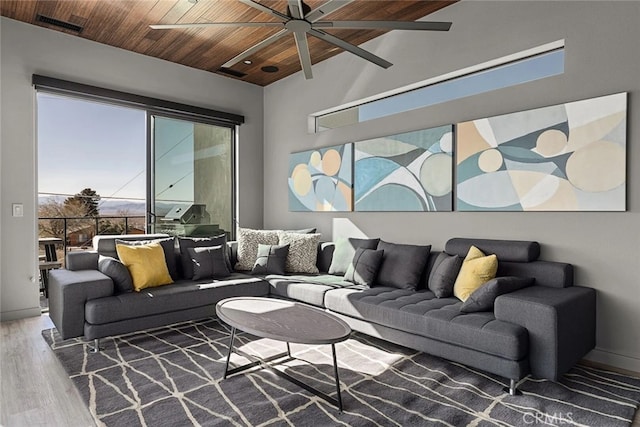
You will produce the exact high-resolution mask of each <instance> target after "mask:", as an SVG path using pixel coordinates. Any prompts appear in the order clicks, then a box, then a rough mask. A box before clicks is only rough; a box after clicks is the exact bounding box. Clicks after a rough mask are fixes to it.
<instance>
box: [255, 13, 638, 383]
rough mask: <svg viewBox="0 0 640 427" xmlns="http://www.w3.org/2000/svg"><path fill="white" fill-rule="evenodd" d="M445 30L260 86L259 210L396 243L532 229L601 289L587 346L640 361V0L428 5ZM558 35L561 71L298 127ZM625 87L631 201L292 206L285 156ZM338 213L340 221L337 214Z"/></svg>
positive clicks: (529, 234)
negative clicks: (562, 207) (331, 124)
mask: <svg viewBox="0 0 640 427" xmlns="http://www.w3.org/2000/svg"><path fill="white" fill-rule="evenodd" d="M429 18H430V19H433V20H447V21H448V20H451V21H452V22H453V26H452V29H451V31H450V32H448V33H418V32H400V31H396V32H392V33H390V34H387V35H385V36H383V37H380V38H378V39H376V40H373V41H370V42H367V43H366V44H365V45H363V47H365V48H367V49H369V50H371V51H373V52H374V53H376V54H378V55H380V56H382V57H383V58H386V59H388V60H390V61H391V62H393V63H394V64H395V65H393V67H391V68H390V69H388V70H386V71H385V70H383V69H380V68H378V67H376V66H375V65H370V64H368V63H366V62H364V61H363V60H361V59H359V58H357V57H355V56H353V55H351V54H348V53H342V54H340V55H338V56H336V57H334V58H332V59H330V60H327V61H325V62H323V63H320V64H318V65H315V66H314V70H313V71H314V79H313V80H311V81H305V80H304V79H303V78H302V76H301V75H300V73H298V74H296V75H293V76H290V77H288V78H287V79H284V80H281V81H279V82H277V83H274V84H272V85H270V86H268V87H267V88H265V93H264V94H265V95H264V96H265V100H264V106H265V120H264V121H265V135H264V137H265V143H264V164H265V168H264V173H265V176H264V178H265V185H264V195H265V196H264V197H265V205H264V215H265V216H264V220H265V221H264V222H265V227H267V228H280V227H283V228H284V227H289V228H296V227H306V226H312V225H313V226H317V227H318V228H319V230H320V231H321V232H322V233H323V234H324V237H325V238H327V239H331V238H332V234H333V231H334V230H332V227H333V224H334V222H336V223H339V224H344V223H345V222H347V223H348V222H349V221H350V222H351V223H353V225H354V226H355V227H357V228H358V229H360V230H361V231H362V232H363V233H364V234H367V235H369V236H372V237H382V238H383V239H386V240H389V241H395V242H408V243H431V244H432V245H433V247H434V249H435V250H441V249H443V247H444V243H445V242H446V241H447V240H448V239H449V238H451V237H455V236H461V237H486V238H505V239H521V240H538V241H539V242H541V244H542V245H543V246H542V258H543V259H550V260H558V261H564V262H570V263H573V264H574V265H575V269H576V283H577V284H581V285H586V286H590V287H593V288H595V289H597V290H598V314H597V316H598V330H597V350H596V351H594V352H592V353H591V354H590V355H589V358H591V359H593V360H598V361H601V362H604V363H609V364H612V365H615V366H620V367H625V368H627V369H633V370H635V371H640V327H639V326H640V292H639V291H638V286H639V285H638V278H639V277H640V236H639V233H640V171H639V170H638V168H637V167H636V165H638V164H640V149H638V146H639V144H640V107H639V106H638V105H639V104H638V102H637V98H638V96H640V79H639V78H638V76H640V44H639V43H638V40H640V26H639V25H638V22H640V2H620V1H618V2H610V1H586V2H579V1H556V2H540V1H536V2H532V1H516V2H507V1H498V2H489V1H462V2H460V3H456V4H454V5H452V6H449V7H447V8H445V9H443V10H441V11H439V12H437V13H436V14H433V15H431V16H430V17H429ZM560 39H565V40H566V67H565V73H564V74H563V75H561V76H556V77H552V78H548V79H544V80H540V81H536V82H531V83H527V84H525V85H520V86H517V87H511V88H507V89H502V90H498V91H494V92H491V93H487V94H481V95H477V96H473V97H469V98H465V99H460V100H456V101H452V102H448V103H445V104H442V105H437V106H433V107H428V108H423V109H419V110H414V111H411V112H407V113H403V114H399V115H396V116H392V117H387V118H382V119H378V120H373V121H370V122H365V123H362V124H358V125H353V126H348V127H344V128H340V129H334V130H330V131H326V132H322V133H320V134H308V133H307V116H308V115H309V114H311V113H314V112H316V111H321V110H324V109H327V108H331V107H334V106H338V105H341V104H343V103H346V102H349V101H354V100H357V99H360V98H363V97H366V96H370V95H374V94H377V93H380V92H383V91H386V90H390V89H394V88H397V87H400V86H404V85H407V84H410V83H414V82H417V81H420V80H424V79H427V78H429V77H433V76H437V75H440V74H444V73H446V72H450V71H454V70H457V69H460V68H464V67H467V66H471V65H475V64H478V63H481V62H485V61H487V60H489V59H494V58H498V57H501V56H504V55H508V54H511V53H515V52H518V51H521V50H525V49H528V48H531V47H535V46H538V45H542V44H545V43H549V42H552V41H556V40H560ZM624 91H628V92H629V93H630V94H629V116H628V140H627V144H628V145H627V149H628V151H627V153H628V168H627V178H628V184H627V194H628V198H627V201H628V202H627V209H628V210H627V212H624V213H603V212H599V213H598V212H588V213H576V212H572V213H552V212H538V213H534V212H528V213H509V212H502V213H488V212H484V213H482V212H478V213H464V212H452V213H347V214H331V213H296V212H289V211H288V208H287V207H288V201H287V169H288V155H289V153H291V152H294V151H302V150H308V149H312V148H315V147H323V146H327V145H333V144H341V143H345V142H350V141H358V140H362V139H368V138H372V137H378V136H384V135H390V134H394V133H400V132H405V131H410V130H416V129H422V128H428V127H432V126H438V125H443V124H450V123H456V122H458V121H463V120H469V119H474V118H481V117H488V116H493V115H497V114H503V113H508V112H514V111H521V110H526V109H531V108H537V107H542V106H548V105H555V104H560V103H564V102H568V101H574V100H580V99H587V98H591V97H596V96H601V95H607V94H612V93H617V92H624ZM343 218H346V219H347V220H348V221H344V220H342V219H343Z"/></svg>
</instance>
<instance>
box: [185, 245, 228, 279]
mask: <svg viewBox="0 0 640 427" xmlns="http://www.w3.org/2000/svg"><path fill="white" fill-rule="evenodd" d="M225 246H226V245H225ZM225 246H204V247H196V248H187V251H188V252H189V256H190V257H191V262H192V265H191V266H192V268H193V280H200V279H213V278H222V277H227V276H228V275H230V274H231V272H230V271H229V267H228V266H227V261H228V258H227V251H225Z"/></svg>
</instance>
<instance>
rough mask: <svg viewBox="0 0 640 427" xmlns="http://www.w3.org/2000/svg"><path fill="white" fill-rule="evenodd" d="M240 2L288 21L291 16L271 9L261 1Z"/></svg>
mask: <svg viewBox="0 0 640 427" xmlns="http://www.w3.org/2000/svg"><path fill="white" fill-rule="evenodd" d="M240 2H242V3H244V4H246V5H247V6H249V7H252V8H254V9H258V10H259V11H261V12H264V13H268V14H269V15H273V16H275V17H277V18H280V19H283V20H285V21H288V20H289V19H290V18H289V17H288V16H287V15H285V14H284V13H280V12H278V11H277V10H274V9H271V8H270V7H267V6H263V5H261V4H260V3H258V2H257V1H253V0H240Z"/></svg>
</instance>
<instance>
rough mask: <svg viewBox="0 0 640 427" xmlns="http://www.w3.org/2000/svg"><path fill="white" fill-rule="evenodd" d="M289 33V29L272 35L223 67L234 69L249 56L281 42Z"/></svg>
mask: <svg viewBox="0 0 640 427" xmlns="http://www.w3.org/2000/svg"><path fill="white" fill-rule="evenodd" d="M289 33H290V31H289V30H287V29H284V30H281V31H278V32H277V33H275V34H274V35H272V36H270V37H267V38H266V39H264V40H262V41H261V42H260V43H257V44H255V45H253V46H251V47H250V48H249V49H247V50H245V51H244V52H242V53H241V54H239V55H237V56H235V57H233V58H231V59H230V60H228V61H227V62H225V63H224V64H222V67H224V68H230V67H233V66H234V65H236V64H237V63H238V62H240V61H242V60H243V59H245V58H248V57H249V56H251V55H253V54H254V53H256V52H258V51H259V50H260V49H262V48H264V47H267V46H269V45H270V44H271V43H274V42H276V41H278V40H280V39H281V38H282V37H283V36H285V35H287V34H289Z"/></svg>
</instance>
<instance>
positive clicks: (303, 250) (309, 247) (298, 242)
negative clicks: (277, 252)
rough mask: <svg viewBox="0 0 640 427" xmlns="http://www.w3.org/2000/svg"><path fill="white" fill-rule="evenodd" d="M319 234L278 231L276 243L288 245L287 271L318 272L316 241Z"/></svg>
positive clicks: (317, 241) (318, 240) (318, 238)
mask: <svg viewBox="0 0 640 427" xmlns="http://www.w3.org/2000/svg"><path fill="white" fill-rule="evenodd" d="M319 242H320V234H319V233H314V234H302V233H291V232H289V231H280V232H279V233H278V244H279V245H289V253H288V254H287V263H286V265H285V271H286V272H287V273H309V274H318V273H319V272H320V271H319V270H318V266H317V265H316V261H317V260H318V243H319Z"/></svg>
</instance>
